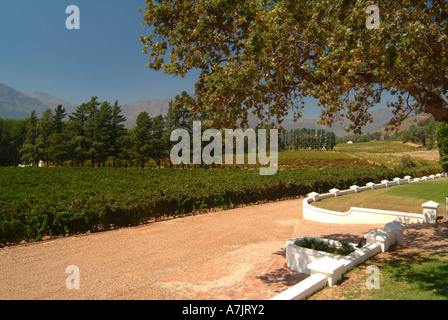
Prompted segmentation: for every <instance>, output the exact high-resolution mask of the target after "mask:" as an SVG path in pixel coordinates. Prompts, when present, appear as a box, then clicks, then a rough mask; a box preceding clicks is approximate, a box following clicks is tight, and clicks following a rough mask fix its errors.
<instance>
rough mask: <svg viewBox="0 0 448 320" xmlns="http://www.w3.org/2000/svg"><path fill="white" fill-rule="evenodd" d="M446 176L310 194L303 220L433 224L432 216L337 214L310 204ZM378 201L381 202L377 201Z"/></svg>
mask: <svg viewBox="0 0 448 320" xmlns="http://www.w3.org/2000/svg"><path fill="white" fill-rule="evenodd" d="M446 176H447V174H446V173H444V174H437V175H431V176H429V177H422V178H416V179H413V180H412V179H411V177H405V178H404V179H401V178H395V179H394V181H387V180H383V181H382V182H381V183H379V184H375V183H368V184H367V185H366V186H363V187H358V186H352V187H350V189H348V190H342V191H341V190H337V189H332V190H330V192H329V193H326V194H318V193H314V192H313V193H310V194H308V197H307V198H306V199H304V200H303V218H304V219H306V220H311V221H316V222H323V223H340V224H344V223H355V224H376V223H379V224H383V223H387V222H390V221H400V222H403V223H406V224H410V223H434V222H436V219H437V216H436V215H434V214H426V213H425V214H419V213H408V212H398V211H389V210H378V209H367V208H357V207H352V208H350V210H349V211H347V212H338V211H333V210H327V209H322V208H318V207H315V206H312V205H311V204H310V203H312V202H313V201H319V200H321V199H326V198H331V197H336V196H342V195H345V194H353V193H358V192H362V191H367V190H371V189H378V188H386V187H390V186H395V185H403V184H409V183H418V182H421V181H427V180H431V179H436V178H442V177H446ZM379 201H381V200H380V199H379Z"/></svg>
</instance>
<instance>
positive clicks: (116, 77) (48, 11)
mask: <svg viewBox="0 0 448 320" xmlns="http://www.w3.org/2000/svg"><path fill="white" fill-rule="evenodd" d="M69 5H76V6H78V8H79V10H80V29H79V30H68V29H67V28H66V25H65V22H66V19H67V18H68V17H69V14H67V13H66V8H67V7H68V6H69ZM139 7H142V8H145V1H144V0H0V82H1V83H4V84H6V85H8V86H10V87H13V88H15V89H17V90H19V91H21V92H23V93H27V92H29V91H32V90H38V91H42V92H45V93H48V94H51V95H53V96H56V97H58V98H61V99H64V100H66V101H68V102H70V103H74V104H81V103H83V102H87V101H89V100H90V98H91V97H92V96H97V97H98V99H99V100H100V101H111V102H113V101H115V100H117V99H118V101H119V103H120V104H121V105H125V104H131V103H133V102H136V101H139V100H146V99H148V100H153V99H166V98H173V97H174V96H175V95H177V94H180V93H181V92H182V91H187V92H189V93H193V92H194V83H195V82H196V80H197V78H198V75H199V73H198V72H197V71H196V72H195V71H193V72H191V73H188V74H187V75H186V77H185V78H181V77H174V76H172V75H167V74H164V73H163V72H162V71H154V70H151V69H148V68H146V64H147V61H148V56H147V55H145V54H143V53H142V51H141V49H142V44H141V43H140V41H139V36H141V35H147V34H149V33H150V29H149V27H148V26H144V27H142V25H141V23H142V17H143V12H142V13H140V12H139V11H138V8H139ZM382 107H384V104H383V105H382ZM319 113H320V108H319V107H317V105H315V103H314V102H313V101H307V107H306V108H305V110H304V112H303V118H305V119H306V118H317V117H318V115H319Z"/></svg>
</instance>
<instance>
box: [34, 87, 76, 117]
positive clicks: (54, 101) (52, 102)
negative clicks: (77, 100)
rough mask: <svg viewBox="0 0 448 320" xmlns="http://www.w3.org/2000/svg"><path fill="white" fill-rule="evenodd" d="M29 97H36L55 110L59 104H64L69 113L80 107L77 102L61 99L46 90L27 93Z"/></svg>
mask: <svg viewBox="0 0 448 320" xmlns="http://www.w3.org/2000/svg"><path fill="white" fill-rule="evenodd" d="M26 95H27V96H28V97H31V98H34V99H37V100H39V101H40V102H42V103H43V104H44V105H46V106H47V107H48V108H50V109H52V110H54V109H56V107H57V106H58V105H62V107H64V108H65V111H66V112H67V114H71V113H73V112H74V111H75V110H76V108H77V107H78V106H77V105H75V104H72V103H70V102H67V101H65V100H62V99H59V98H57V97H53V96H50V95H49V94H46V93H44V92H40V91H31V92H28V93H27V94H26Z"/></svg>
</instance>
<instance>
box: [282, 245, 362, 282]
mask: <svg viewBox="0 0 448 320" xmlns="http://www.w3.org/2000/svg"><path fill="white" fill-rule="evenodd" d="M303 239H304V238H294V239H289V240H288V241H287V242H286V265H287V266H288V267H289V268H290V269H291V270H294V271H296V272H300V273H306V274H311V270H310V269H309V268H308V264H310V263H311V262H313V261H316V260H318V259H321V258H323V257H329V258H332V259H334V260H343V259H346V258H347V257H348V256H342V255H338V254H334V253H328V252H324V251H317V250H313V249H308V248H303V247H299V246H297V245H295V244H294V243H295V242H296V241H302V240H303ZM314 239H316V240H318V241H326V242H328V243H329V244H330V245H335V246H341V244H340V243H339V242H338V241H334V240H329V239H321V238H314ZM351 245H352V246H353V247H354V246H355V244H351ZM356 250H358V249H357V248H355V251H356ZM344 272H345V270H344Z"/></svg>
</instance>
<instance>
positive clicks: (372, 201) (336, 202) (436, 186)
mask: <svg viewBox="0 0 448 320" xmlns="http://www.w3.org/2000/svg"><path fill="white" fill-rule="evenodd" d="M447 196H448V178H441V179H436V180H428V181H422V182H419V183H412V184H407V185H401V186H392V187H389V188H382V189H375V190H367V191H363V192H360V193H356V194H349V195H344V196H340V197H334V198H328V199H324V200H320V201H318V202H314V203H313V205H314V206H316V207H319V208H324V209H328V210H335V211H340V212H345V211H348V210H349V209H350V207H361V208H372V209H382V210H395V211H401V212H413V213H422V212H423V208H422V204H423V203H425V202H427V201H435V202H437V203H439V204H440V207H439V216H443V217H446V197H447Z"/></svg>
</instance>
